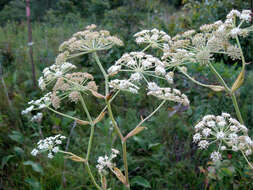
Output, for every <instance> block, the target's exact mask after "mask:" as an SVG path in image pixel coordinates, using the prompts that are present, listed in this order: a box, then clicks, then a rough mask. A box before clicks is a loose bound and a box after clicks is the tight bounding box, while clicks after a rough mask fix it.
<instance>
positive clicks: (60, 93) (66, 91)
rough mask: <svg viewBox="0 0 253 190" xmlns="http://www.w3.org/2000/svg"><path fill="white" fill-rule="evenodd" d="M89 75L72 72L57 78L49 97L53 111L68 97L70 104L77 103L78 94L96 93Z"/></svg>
mask: <svg viewBox="0 0 253 190" xmlns="http://www.w3.org/2000/svg"><path fill="white" fill-rule="evenodd" d="M93 79H94V78H93V76H92V75H91V74H89V73H84V72H74V73H68V74H66V75H64V76H62V77H59V78H58V79H57V81H56V83H55V85H54V87H53V93H52V96H51V101H52V105H53V107H54V108H55V109H57V108H59V107H60V103H61V100H62V99H64V98H66V97H68V98H69V100H70V101H71V102H75V103H77V102H78V100H79V98H80V93H81V92H82V93H88V92H89V91H97V89H98V88H97V85H96V83H95V82H94V81H93Z"/></svg>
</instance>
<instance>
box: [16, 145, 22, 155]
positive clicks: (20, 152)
mask: <svg viewBox="0 0 253 190" xmlns="http://www.w3.org/2000/svg"><path fill="white" fill-rule="evenodd" d="M14 151H15V152H16V153H17V154H18V155H19V156H23V155H24V150H23V149H22V148H20V147H17V146H15V147H14Z"/></svg>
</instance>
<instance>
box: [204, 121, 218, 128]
mask: <svg viewBox="0 0 253 190" xmlns="http://www.w3.org/2000/svg"><path fill="white" fill-rule="evenodd" d="M206 124H207V126H208V127H215V125H216V123H215V122H214V121H208V122H206Z"/></svg>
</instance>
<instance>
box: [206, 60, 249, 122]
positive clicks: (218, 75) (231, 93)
mask: <svg viewBox="0 0 253 190" xmlns="http://www.w3.org/2000/svg"><path fill="white" fill-rule="evenodd" d="M209 67H210V68H211V71H212V72H213V73H214V74H215V75H216V77H217V79H218V80H219V81H220V83H221V84H222V85H223V86H224V88H225V90H226V92H227V93H228V94H230V95H231V99H232V102H233V106H234V109H235V112H236V115H237V118H238V119H239V121H240V123H242V124H244V122H243V119H242V115H241V112H240V109H239V106H238V104H237V100H236V96H235V93H234V92H231V89H229V88H228V86H227V84H226V83H225V81H224V80H223V78H222V77H221V76H220V74H219V73H218V72H217V71H216V69H215V68H214V67H213V65H212V64H211V63H209Z"/></svg>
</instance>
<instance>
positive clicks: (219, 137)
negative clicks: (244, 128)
mask: <svg viewBox="0 0 253 190" xmlns="http://www.w3.org/2000/svg"><path fill="white" fill-rule="evenodd" d="M216 137H217V139H223V138H224V137H225V133H224V132H223V131H220V132H218V133H217V135H216Z"/></svg>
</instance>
